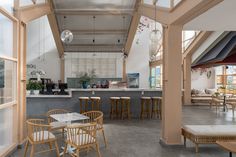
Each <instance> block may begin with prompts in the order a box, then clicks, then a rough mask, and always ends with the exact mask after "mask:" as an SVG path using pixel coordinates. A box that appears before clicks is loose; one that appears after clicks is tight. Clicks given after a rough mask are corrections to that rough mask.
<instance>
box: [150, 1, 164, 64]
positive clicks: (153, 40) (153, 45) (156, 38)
mask: <svg viewBox="0 0 236 157" xmlns="http://www.w3.org/2000/svg"><path fill="white" fill-rule="evenodd" d="M156 4H157V0H154V2H153V5H154V6H155V15H154V17H155V19H154V22H155V29H154V30H152V31H151V33H150V45H149V55H150V60H153V58H155V56H156V55H157V53H158V51H157V47H159V46H158V45H159V44H160V40H161V38H162V35H161V32H160V30H158V29H157V25H156V21H157V20H156Z"/></svg>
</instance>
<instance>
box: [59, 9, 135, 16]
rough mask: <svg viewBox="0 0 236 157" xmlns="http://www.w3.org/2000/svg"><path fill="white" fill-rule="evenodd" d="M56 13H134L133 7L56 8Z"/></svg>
mask: <svg viewBox="0 0 236 157" xmlns="http://www.w3.org/2000/svg"><path fill="white" fill-rule="evenodd" d="M54 12H55V14H56V15H120V16H122V15H132V13H133V9H90V10H89V9H55V11H54Z"/></svg>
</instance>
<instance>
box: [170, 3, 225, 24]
mask: <svg viewBox="0 0 236 157" xmlns="http://www.w3.org/2000/svg"><path fill="white" fill-rule="evenodd" d="M222 1H223V0H184V1H183V2H181V4H179V5H178V6H176V7H175V8H174V9H172V11H171V14H170V22H171V23H172V24H175V25H184V24H186V23H188V22H189V21H191V20H192V19H194V18H196V17H197V16H199V15H201V14H203V13H204V12H206V11H207V10H209V9H210V8H212V7H214V6H216V5H217V4H219V3H220V2H222Z"/></svg>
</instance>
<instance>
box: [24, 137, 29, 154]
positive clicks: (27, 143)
mask: <svg viewBox="0 0 236 157" xmlns="http://www.w3.org/2000/svg"><path fill="white" fill-rule="evenodd" d="M28 147H29V140H27V141H26V144H25V152H24V157H26V153H27V150H28Z"/></svg>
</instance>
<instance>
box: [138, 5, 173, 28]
mask: <svg viewBox="0 0 236 157" xmlns="http://www.w3.org/2000/svg"><path fill="white" fill-rule="evenodd" d="M139 13H140V14H141V15H142V16H146V17H148V18H150V19H152V20H155V6H154V5H150V4H141V5H140V7H139ZM169 15H170V9H167V8H163V7H158V6H156V21H157V22H159V23H162V24H164V25H167V24H169V23H170V22H169Z"/></svg>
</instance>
